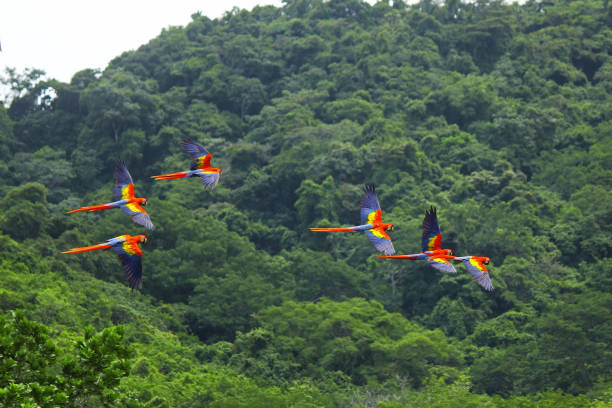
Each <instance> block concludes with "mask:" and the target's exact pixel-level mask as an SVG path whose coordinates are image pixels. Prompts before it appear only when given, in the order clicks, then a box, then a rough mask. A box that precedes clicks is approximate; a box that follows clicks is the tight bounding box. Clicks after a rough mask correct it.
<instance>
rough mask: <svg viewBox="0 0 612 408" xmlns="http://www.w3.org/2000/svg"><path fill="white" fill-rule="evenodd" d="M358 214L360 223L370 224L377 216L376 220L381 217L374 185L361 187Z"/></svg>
mask: <svg viewBox="0 0 612 408" xmlns="http://www.w3.org/2000/svg"><path fill="white" fill-rule="evenodd" d="M360 214H361V223H362V224H372V222H373V221H374V220H376V218H378V219H377V221H380V219H381V218H382V211H381V209H380V203H379V202H378V197H377V196H376V188H375V187H374V185H366V186H365V187H364V188H363V195H362V196H361V210H360Z"/></svg>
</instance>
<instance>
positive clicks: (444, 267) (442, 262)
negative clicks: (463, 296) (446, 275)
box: [427, 256, 457, 273]
mask: <svg viewBox="0 0 612 408" xmlns="http://www.w3.org/2000/svg"><path fill="white" fill-rule="evenodd" d="M427 263H428V264H430V265H431V266H433V267H434V268H436V269H438V270H440V271H444V272H451V273H457V270H456V269H455V267H454V266H453V265H452V264H451V263H450V262H449V261H448V259H446V258H438V257H435V256H431V257H429V258H427Z"/></svg>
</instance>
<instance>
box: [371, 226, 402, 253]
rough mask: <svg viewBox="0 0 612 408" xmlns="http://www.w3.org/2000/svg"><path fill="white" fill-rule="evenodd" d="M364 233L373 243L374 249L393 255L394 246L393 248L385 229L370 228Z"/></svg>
mask: <svg viewBox="0 0 612 408" xmlns="http://www.w3.org/2000/svg"><path fill="white" fill-rule="evenodd" d="M365 233H366V235H367V236H368V238H369V239H370V241H371V242H372V244H374V247H376V249H378V250H379V251H380V252H383V253H384V254H385V255H393V254H394V253H395V248H393V243H392V242H391V238H390V237H389V235H387V233H386V232H385V231H383V230H380V229H370V230H367V231H366V232H365Z"/></svg>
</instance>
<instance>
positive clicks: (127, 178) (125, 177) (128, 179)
mask: <svg viewBox="0 0 612 408" xmlns="http://www.w3.org/2000/svg"><path fill="white" fill-rule="evenodd" d="M114 179H115V186H114V187H113V200H114V201H118V200H121V194H122V192H123V187H125V186H127V185H130V184H134V181H133V180H132V176H131V175H130V172H129V171H128V169H127V166H126V165H125V162H124V161H123V160H121V161H119V164H118V165H117V167H115V173H114Z"/></svg>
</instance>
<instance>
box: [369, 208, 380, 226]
mask: <svg viewBox="0 0 612 408" xmlns="http://www.w3.org/2000/svg"><path fill="white" fill-rule="evenodd" d="M381 216H382V211H380V210H376V211H372V212H371V213H369V214H368V224H374V223H377V222H380V219H381V218H382V217H381Z"/></svg>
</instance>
